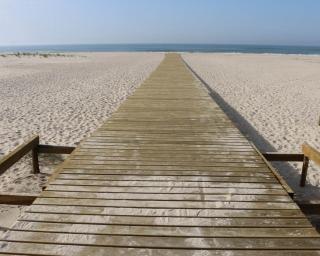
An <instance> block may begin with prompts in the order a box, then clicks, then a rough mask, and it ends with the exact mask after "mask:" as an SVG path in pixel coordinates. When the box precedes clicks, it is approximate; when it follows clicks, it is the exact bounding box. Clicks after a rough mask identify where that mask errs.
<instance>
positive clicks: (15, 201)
mask: <svg viewBox="0 0 320 256" xmlns="http://www.w3.org/2000/svg"><path fill="white" fill-rule="evenodd" d="M37 196H38V195H34V194H0V204H12V205H31V204H32V203H33V201H34V200H35V199H36V198H37Z"/></svg>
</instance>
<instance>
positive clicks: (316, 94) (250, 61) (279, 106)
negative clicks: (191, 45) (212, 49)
mask: <svg viewBox="0 0 320 256" xmlns="http://www.w3.org/2000/svg"><path fill="white" fill-rule="evenodd" d="M183 57H184V59H185V60H186V61H187V63H188V64H189V65H190V66H191V67H192V69H194V70H195V71H196V72H197V74H198V75H200V76H201V77H202V78H203V79H204V80H205V82H206V83H207V84H208V85H209V86H210V87H211V88H212V89H213V90H214V91H215V92H217V93H218V94H219V95H220V96H221V97H222V98H223V99H224V101H225V102H223V103H222V105H223V108H224V109H225V110H226V111H227V112H228V113H229V115H230V116H231V117H232V119H233V120H234V121H235V122H236V123H237V124H238V127H240V128H241V130H242V132H243V133H245V134H246V135H247V136H248V137H249V138H250V139H251V141H253V142H254V144H255V145H256V146H257V147H258V148H259V149H260V150H261V151H263V152H267V151H278V152H283V153H301V145H302V144H303V143H304V142H308V143H310V144H311V145H313V146H315V147H316V148H318V149H320V126H319V118H320V72H319V70H320V56H308V55H277V54H222V53H217V54H207V53H205V54H203V53H194V54H183ZM301 165H302V164H301V163H293V164H291V165H290V166H289V165H287V164H275V167H277V168H278V169H279V171H280V173H281V175H282V176H283V177H285V179H286V181H287V182H288V184H289V185H290V186H291V187H292V188H293V189H294V191H295V192H296V193H297V196H299V197H304V198H305V199H316V198H317V199H319V198H320V168H318V167H315V166H312V165H311V168H309V173H308V179H307V181H308V182H309V184H308V185H307V186H306V187H305V188H300V187H299V185H298V182H299V178H300V173H301Z"/></svg>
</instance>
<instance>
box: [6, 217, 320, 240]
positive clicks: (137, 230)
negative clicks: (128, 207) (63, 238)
mask: <svg viewBox="0 0 320 256" xmlns="http://www.w3.org/2000/svg"><path fill="white" fill-rule="evenodd" d="M11 230H14V231H38V232H57V233H58V232H59V233H69V234H91V235H126V236H128V235H132V236H154V237H162V236H165V237H206V238H215V237H221V238H224V237H234V238H235V237H238V238H243V237H256V238H257V237H262V238H266V237H273V238H277V237H278V238H284V237H306V238H307V237H318V233H317V232H316V230H314V229H313V228H225V227H223V228H221V227H214V228H212V227H201V228H199V227H179V228H175V227H163V226H143V227H141V226H132V225H130V226H125V225H123V226H119V225H107V224H106V225H102V226H101V225H100V226H96V225H92V224H91V225H90V224H73V225H72V226H70V225H69V224H65V223H50V222H25V221H19V222H18V223H17V225H16V226H15V228H13V229H11Z"/></svg>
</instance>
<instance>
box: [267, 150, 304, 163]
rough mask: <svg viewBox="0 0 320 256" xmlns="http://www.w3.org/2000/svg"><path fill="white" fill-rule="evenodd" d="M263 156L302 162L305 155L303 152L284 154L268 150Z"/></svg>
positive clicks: (274, 159) (270, 159)
mask: <svg viewBox="0 0 320 256" xmlns="http://www.w3.org/2000/svg"><path fill="white" fill-rule="evenodd" d="M263 156H264V157H265V159H267V160H268V161H285V162H302V161H303V158H304V155H303V154H284V153H276V152H266V153H263Z"/></svg>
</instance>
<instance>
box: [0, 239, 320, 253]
mask: <svg viewBox="0 0 320 256" xmlns="http://www.w3.org/2000/svg"><path fill="white" fill-rule="evenodd" d="M2 248H3V249H2V251H3V253H4V254H5V253H11V255H12V254H16V255H38V256H52V255H54V256H57V255H69V256H88V255H95V256H105V255H106V254H107V255H127V256H141V255H146V256H151V255H157V256H203V255H208V256H283V255H290V256H301V255H304V256H319V255H320V250H310V249H307V250H303V249H299V250H293V249H287V250H285V249H282V250H279V249H276V250H253V249H250V248H247V249H246V248H242V249H241V250H232V249H225V250H214V249H212V250H192V249H172V248H170V249H159V248H157V249H151V248H132V247H102V246H94V245H91V246H84V245H82V246H79V245H66V244H64V245H59V246H57V245H56V244H52V243H24V242H4V243H3V245H2Z"/></svg>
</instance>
